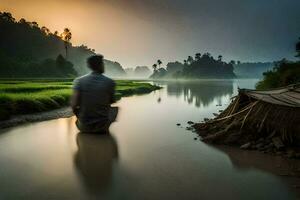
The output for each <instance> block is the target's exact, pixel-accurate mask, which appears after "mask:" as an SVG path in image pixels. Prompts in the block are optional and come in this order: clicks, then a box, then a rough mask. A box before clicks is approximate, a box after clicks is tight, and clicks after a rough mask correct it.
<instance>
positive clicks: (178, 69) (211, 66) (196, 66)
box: [150, 53, 236, 79]
mask: <svg viewBox="0 0 300 200" xmlns="http://www.w3.org/2000/svg"><path fill="white" fill-rule="evenodd" d="M235 63H236V62H235V61H230V62H225V61H223V57H222V56H221V55H220V56H218V58H217V59H215V58H214V57H213V56H211V54H210V53H204V54H201V53H196V54H195V56H194V57H192V56H188V57H187V59H186V60H184V61H183V63H181V62H179V61H175V62H169V63H168V64H167V67H166V69H165V68H162V67H161V65H162V61H161V60H158V61H157V63H155V64H153V66H152V67H153V74H152V75H151V77H150V78H176V79H178V78H183V79H197V78H235V77H236V76H235V74H234V72H233V70H234V68H233V66H234V65H235Z"/></svg>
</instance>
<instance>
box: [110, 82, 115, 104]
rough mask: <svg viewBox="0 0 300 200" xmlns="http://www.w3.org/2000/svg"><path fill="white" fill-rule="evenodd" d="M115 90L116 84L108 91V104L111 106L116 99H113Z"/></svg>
mask: <svg viewBox="0 0 300 200" xmlns="http://www.w3.org/2000/svg"><path fill="white" fill-rule="evenodd" d="M115 90H116V83H115V82H113V83H112V87H111V91H110V103H111V104H113V103H115V102H116V97H115Z"/></svg>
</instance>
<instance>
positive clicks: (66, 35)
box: [61, 28, 72, 59]
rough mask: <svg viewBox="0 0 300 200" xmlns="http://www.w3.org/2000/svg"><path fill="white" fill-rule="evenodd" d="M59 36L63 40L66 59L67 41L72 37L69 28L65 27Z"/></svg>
mask: <svg viewBox="0 0 300 200" xmlns="http://www.w3.org/2000/svg"><path fill="white" fill-rule="evenodd" d="M61 38H62V39H63V41H64V45H65V50H66V59H68V46H69V43H70V41H71V39H72V33H71V30H70V29H69V28H65V29H64V32H63V33H62V34H61Z"/></svg>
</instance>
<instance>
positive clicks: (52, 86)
mask: <svg viewBox="0 0 300 200" xmlns="http://www.w3.org/2000/svg"><path fill="white" fill-rule="evenodd" d="M116 83H117V87H116V98H117V99H120V98H121V97H123V96H130V95H134V94H144V93H149V92H151V91H153V90H156V89H159V87H157V86H154V85H151V84H149V83H142V82H134V81H125V80H124V81H123V80H118V81H116ZM71 94H72V81H71V80H69V79H68V80H36V79H35V80H19V81H15V80H14V81H11V80H0V120H6V119H9V118H10V117H11V116H12V115H18V114H29V113H36V112H42V111H48V110H53V109H56V108H61V107H64V106H67V105H69V101H70V96H71Z"/></svg>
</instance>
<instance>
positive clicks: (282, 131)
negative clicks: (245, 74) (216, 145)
mask: <svg viewBox="0 0 300 200" xmlns="http://www.w3.org/2000/svg"><path fill="white" fill-rule="evenodd" d="M195 128H196V129H197V130H198V132H202V133H203V136H204V140H205V139H207V140H211V141H217V140H218V141H222V140H224V139H226V137H228V135H230V134H240V135H241V136H243V137H244V136H245V135H251V136H253V137H258V138H259V137H268V136H271V137H273V136H275V135H277V136H279V137H281V138H282V140H283V141H285V142H287V143H293V142H295V141H297V143H298V141H299V143H300V84H297V85H290V86H288V87H285V88H278V89H274V90H264V91H260V90H248V89H240V90H239V94H238V95H237V96H236V97H234V98H233V100H232V103H231V104H230V105H229V106H228V107H227V108H226V109H225V110H224V111H223V112H222V113H220V115H219V116H218V117H216V118H215V119H212V120H209V121H208V122H206V123H202V124H198V125H196V126H195Z"/></svg>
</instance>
